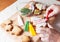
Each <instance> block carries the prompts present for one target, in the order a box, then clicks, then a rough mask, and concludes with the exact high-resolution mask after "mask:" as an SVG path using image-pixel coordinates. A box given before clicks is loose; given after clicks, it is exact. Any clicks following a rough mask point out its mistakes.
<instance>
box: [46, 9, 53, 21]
mask: <svg viewBox="0 0 60 42" xmlns="http://www.w3.org/2000/svg"><path fill="white" fill-rule="evenodd" d="M52 12H53V10H52V9H50V10H49V11H48V13H47V16H46V21H48V20H49V17H48V16H49V14H50V13H52Z"/></svg>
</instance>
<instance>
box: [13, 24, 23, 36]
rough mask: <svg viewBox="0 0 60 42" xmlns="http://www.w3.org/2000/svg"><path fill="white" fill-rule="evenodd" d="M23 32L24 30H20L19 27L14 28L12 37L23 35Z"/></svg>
mask: <svg viewBox="0 0 60 42" xmlns="http://www.w3.org/2000/svg"><path fill="white" fill-rule="evenodd" d="M22 32H23V30H22V28H20V27H19V26H16V25H15V26H14V27H13V30H12V35H17V36H18V35H21V34H22Z"/></svg>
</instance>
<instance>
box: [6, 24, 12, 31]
mask: <svg viewBox="0 0 60 42" xmlns="http://www.w3.org/2000/svg"><path fill="white" fill-rule="evenodd" d="M12 29H13V26H12V25H6V26H5V30H6V31H11V30H12Z"/></svg>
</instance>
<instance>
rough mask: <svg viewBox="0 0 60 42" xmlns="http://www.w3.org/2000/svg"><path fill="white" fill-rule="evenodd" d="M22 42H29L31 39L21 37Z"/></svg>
mask: <svg viewBox="0 0 60 42" xmlns="http://www.w3.org/2000/svg"><path fill="white" fill-rule="evenodd" d="M22 42H31V38H30V37H29V36H25V35H24V36H23V37H22Z"/></svg>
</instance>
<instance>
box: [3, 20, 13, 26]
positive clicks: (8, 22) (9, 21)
mask: <svg viewBox="0 0 60 42" xmlns="http://www.w3.org/2000/svg"><path fill="white" fill-rule="evenodd" d="M4 23H5V24H7V25H9V24H12V20H9V19H8V20H6V21H4Z"/></svg>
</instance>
